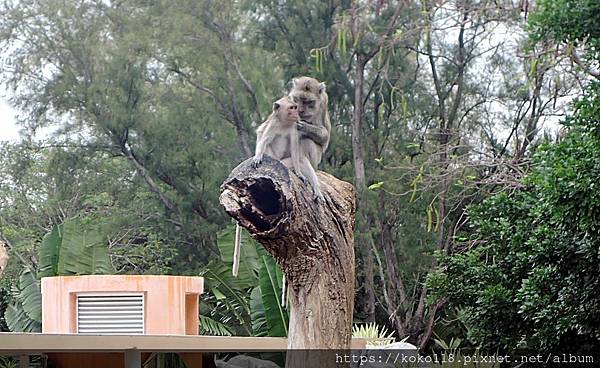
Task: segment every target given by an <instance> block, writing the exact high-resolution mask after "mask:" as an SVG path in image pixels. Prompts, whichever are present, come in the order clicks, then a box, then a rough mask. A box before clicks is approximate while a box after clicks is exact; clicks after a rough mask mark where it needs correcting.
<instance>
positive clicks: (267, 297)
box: [259, 256, 289, 336]
mask: <svg viewBox="0 0 600 368" xmlns="http://www.w3.org/2000/svg"><path fill="white" fill-rule="evenodd" d="M261 260H262V264H261V268H260V270H259V285H260V294H261V296H262V303H263V307H264V310H265V317H266V320H267V326H268V331H269V332H268V335H269V336H287V333H288V324H289V314H288V311H287V310H286V309H285V308H284V307H283V306H282V305H281V287H282V284H283V272H281V269H280V268H279V266H278V265H277V263H276V262H275V260H274V259H273V258H272V257H267V256H263V257H262V258H261Z"/></svg>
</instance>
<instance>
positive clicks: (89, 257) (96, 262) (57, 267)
mask: <svg viewBox="0 0 600 368" xmlns="http://www.w3.org/2000/svg"><path fill="white" fill-rule="evenodd" d="M102 220H103V219H101V218H97V217H88V218H76V219H70V220H67V221H65V222H64V223H62V224H60V225H56V226H54V227H53V228H52V231H51V232H49V233H48V234H47V235H46V236H44V239H43V240H42V246H41V248H40V256H41V257H40V258H41V265H40V274H39V276H40V277H45V276H56V275H94V274H101V275H102V274H113V273H114V272H115V270H114V268H113V267H112V264H111V262H110V257H109V255H108V247H107V238H106V235H107V232H106V230H105V229H103V226H106V224H105V223H103V222H102Z"/></svg>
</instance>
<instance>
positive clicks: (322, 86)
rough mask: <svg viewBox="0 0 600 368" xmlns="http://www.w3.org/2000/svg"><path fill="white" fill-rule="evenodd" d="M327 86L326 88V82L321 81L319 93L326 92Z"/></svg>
mask: <svg viewBox="0 0 600 368" xmlns="http://www.w3.org/2000/svg"><path fill="white" fill-rule="evenodd" d="M325 88H326V86H325V82H321V83H319V93H321V92H325Z"/></svg>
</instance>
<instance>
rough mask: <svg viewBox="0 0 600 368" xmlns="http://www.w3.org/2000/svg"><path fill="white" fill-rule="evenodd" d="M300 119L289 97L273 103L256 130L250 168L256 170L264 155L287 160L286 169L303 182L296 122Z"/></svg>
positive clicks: (296, 106) (295, 106) (296, 108)
mask: <svg viewBox="0 0 600 368" xmlns="http://www.w3.org/2000/svg"><path fill="white" fill-rule="evenodd" d="M299 119H300V116H299V115H298V105H296V104H295V103H293V102H292V101H291V100H290V98H289V97H283V98H280V99H279V100H277V101H275V102H274V103H273V112H272V113H271V115H269V117H268V118H267V120H266V121H265V122H264V123H262V124H261V125H260V126H259V127H258V129H257V130H256V151H255V153H254V157H253V158H252V163H251V165H252V167H254V168H257V167H258V165H260V163H261V162H262V160H263V156H264V155H265V154H267V155H269V156H271V157H273V158H274V159H277V160H281V161H283V160H284V159H289V160H290V161H288V164H289V165H286V166H287V167H288V168H290V169H293V170H294V171H295V172H296V174H297V175H298V176H299V177H300V179H302V181H304V180H305V178H304V176H303V175H302V171H301V170H300V157H299V156H300V150H299V145H298V143H299V138H298V132H297V130H296V122H297V121H298V120H299Z"/></svg>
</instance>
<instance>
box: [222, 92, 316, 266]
mask: <svg viewBox="0 0 600 368" xmlns="http://www.w3.org/2000/svg"><path fill="white" fill-rule="evenodd" d="M299 119H300V116H299V114H298V105H296V104H295V103H294V102H293V101H292V100H291V98H290V97H288V96H286V97H282V98H280V99H279V100H277V101H275V103H273V112H272V113H271V115H269V117H268V118H267V120H265V122H264V123H262V124H261V125H260V126H259V127H258V129H257V130H256V151H255V154H254V157H253V158H252V162H251V163H250V165H251V166H252V167H254V168H257V167H258V166H259V165H260V164H261V162H262V160H263V157H264V155H265V154H267V155H269V156H271V157H272V158H274V159H276V160H280V161H281V162H282V163H283V164H284V165H285V166H286V167H287V168H288V169H292V170H294V171H295V172H296V175H298V177H299V178H300V179H301V180H302V181H303V182H305V181H306V180H307V179H308V182H309V183H310V186H311V187H312V189H313V193H314V199H315V200H316V201H317V202H319V203H322V202H323V201H324V200H325V199H324V198H323V194H322V193H321V191H320V190H319V182H318V181H317V174H316V173H315V169H314V168H313V166H312V165H311V162H310V160H309V159H308V157H307V155H306V154H305V152H304V151H303V150H302V147H301V145H300V135H299V133H298V129H297V127H296V124H298V120H299ZM241 240H242V239H241V227H240V225H239V224H238V225H237V226H236V229H235V240H234V242H235V243H234V251H233V276H237V275H238V269H239V263H240V248H241Z"/></svg>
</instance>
